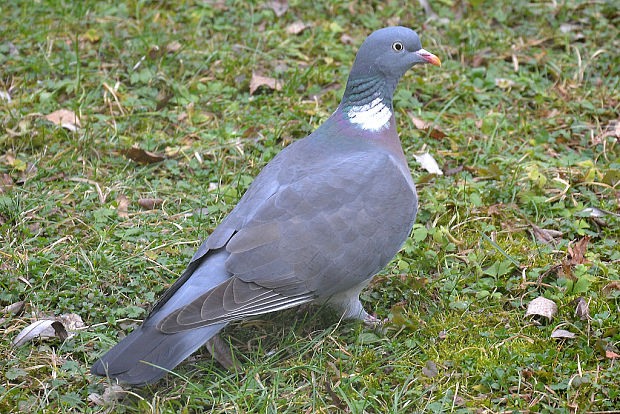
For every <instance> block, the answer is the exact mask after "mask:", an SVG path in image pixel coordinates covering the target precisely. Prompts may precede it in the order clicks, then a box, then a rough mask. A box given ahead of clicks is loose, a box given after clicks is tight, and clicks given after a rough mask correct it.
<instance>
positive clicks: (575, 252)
mask: <svg viewBox="0 0 620 414" xmlns="http://www.w3.org/2000/svg"><path fill="white" fill-rule="evenodd" d="M588 241H590V236H585V237H583V238H582V239H580V240H579V241H578V242H577V243H575V244H574V245H570V244H569V245H568V249H567V250H568V255H569V256H570V264H572V265H577V264H583V263H590V262H589V261H588V260H586V259H585V258H584V257H583V256H584V255H585V253H586V250H587V248H588Z"/></svg>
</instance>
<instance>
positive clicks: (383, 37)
mask: <svg viewBox="0 0 620 414" xmlns="http://www.w3.org/2000/svg"><path fill="white" fill-rule="evenodd" d="M420 63H431V64H433V65H441V61H440V60H439V58H438V57H437V56H435V55H433V54H432V53H429V52H427V51H426V50H424V49H423V48H422V44H421V43H420V37H419V36H418V34H417V33H416V32H414V31H413V30H411V29H409V28H406V27H402V26H396V27H386V28H383V29H379V30H377V31H376V32H374V33H372V34H371V35H370V36H368V38H367V39H366V41H364V43H363V44H362V46H361V47H360V49H359V51H358V52H357V55H356V57H355V63H354V64H353V69H352V70H351V77H359V76H373V75H383V76H384V77H386V78H387V79H389V80H392V81H394V80H396V82H398V80H399V79H400V78H401V77H402V76H403V75H404V74H405V72H407V70H409V69H410V68H411V67H413V66H414V65H417V64H420Z"/></svg>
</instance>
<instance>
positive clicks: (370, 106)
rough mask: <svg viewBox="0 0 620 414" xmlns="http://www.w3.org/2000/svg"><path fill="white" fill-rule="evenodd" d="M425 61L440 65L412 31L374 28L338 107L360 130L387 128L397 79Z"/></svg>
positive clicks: (357, 58)
mask: <svg viewBox="0 0 620 414" xmlns="http://www.w3.org/2000/svg"><path fill="white" fill-rule="evenodd" d="M425 63H430V64H433V65H438V66H440V65H441V61H440V60H439V58H438V57H437V56H435V55H433V54H432V53H430V52H428V51H426V50H424V49H423V48H422V44H421V43H420V37H419V36H418V34H417V33H416V32H414V31H413V30H411V29H408V28H406V27H402V26H396V27H386V28H383V29H379V30H377V31H375V32H374V33H372V34H371V35H370V36H368V38H367V39H366V40H365V41H364V43H363V44H362V46H361V47H360V49H359V51H358V52H357V55H356V56H355V63H353V68H352V69H351V74H350V75H349V80H348V81H347V87H346V89H345V92H344V96H343V98H342V102H341V104H340V109H341V110H342V111H344V112H345V113H346V114H347V115H348V118H349V120H350V121H351V122H352V123H353V124H355V125H356V126H358V127H359V128H361V129H363V130H368V131H379V130H381V129H384V128H387V127H389V121H390V119H391V117H392V113H393V110H392V98H393V95H394V90H395V89H396V85H397V84H398V81H399V80H400V78H401V77H402V76H403V75H404V74H405V72H407V70H409V69H410V68H412V67H413V66H415V65H417V64H425Z"/></svg>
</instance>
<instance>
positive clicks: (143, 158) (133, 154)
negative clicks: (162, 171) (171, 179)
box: [124, 147, 166, 164]
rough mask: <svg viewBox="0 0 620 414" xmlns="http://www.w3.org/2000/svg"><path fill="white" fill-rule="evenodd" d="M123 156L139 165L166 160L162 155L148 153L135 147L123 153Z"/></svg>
mask: <svg viewBox="0 0 620 414" xmlns="http://www.w3.org/2000/svg"><path fill="white" fill-rule="evenodd" d="M124 153H125V156H126V157H127V158H130V159H132V160H134V161H136V162H139V163H141V164H152V163H155V162H160V161H163V160H165V159H166V157H164V156H163V155H159V154H155V153H153V152H150V151H146V150H143V149H141V148H137V147H131V148H129V149H128V150H125V151H124Z"/></svg>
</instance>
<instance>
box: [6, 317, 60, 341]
mask: <svg viewBox="0 0 620 414" xmlns="http://www.w3.org/2000/svg"><path fill="white" fill-rule="evenodd" d="M55 336H56V337H58V338H60V339H61V340H63V341H64V340H65V339H67V338H68V337H69V334H68V333H67V330H66V329H65V327H64V326H63V324H62V322H59V321H57V320H55V319H41V320H38V321H35V322H33V323H31V324H30V325H28V326H27V327H25V328H24V329H22V331H21V332H20V333H19V334H18V335H17V336H16V337H15V339H13V342H12V343H13V346H14V347H16V348H17V347H20V346H23V345H25V344H26V342H28V341H30V340H33V339H35V338H52V337H55Z"/></svg>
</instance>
